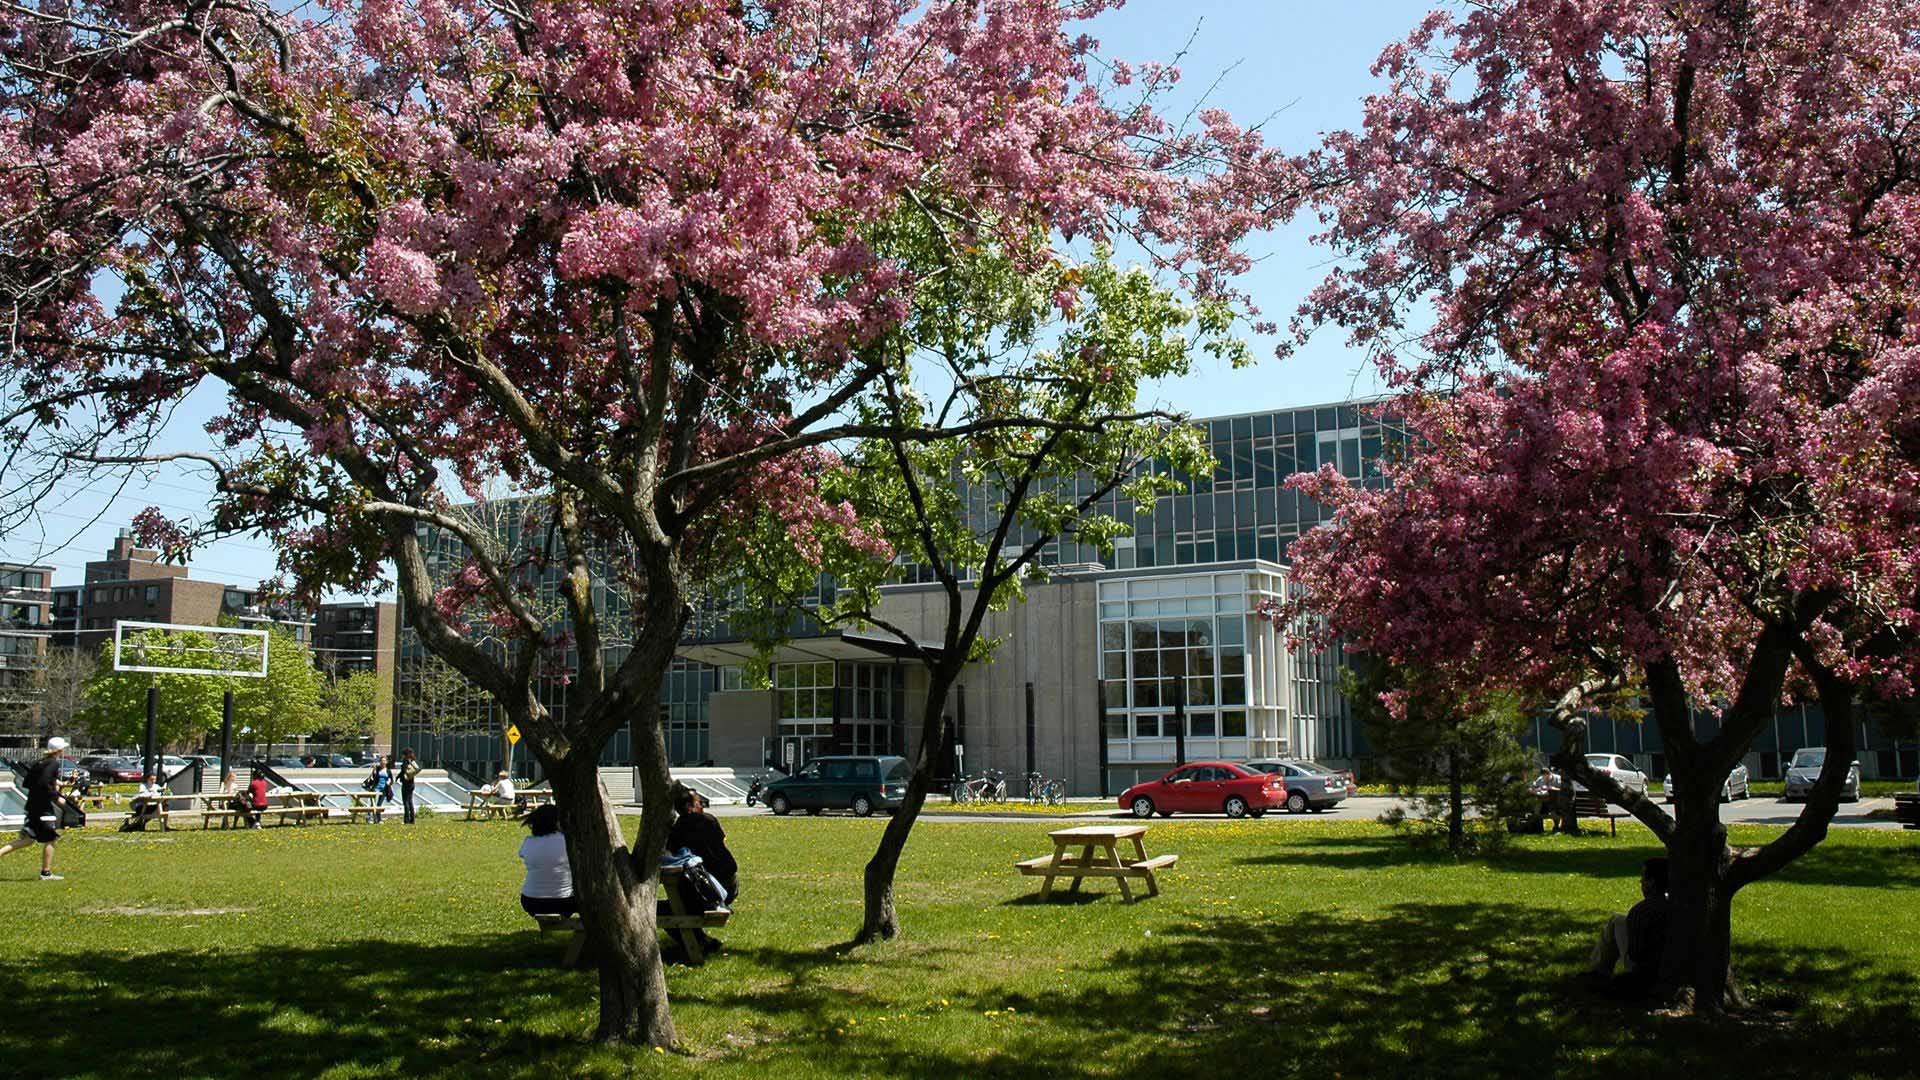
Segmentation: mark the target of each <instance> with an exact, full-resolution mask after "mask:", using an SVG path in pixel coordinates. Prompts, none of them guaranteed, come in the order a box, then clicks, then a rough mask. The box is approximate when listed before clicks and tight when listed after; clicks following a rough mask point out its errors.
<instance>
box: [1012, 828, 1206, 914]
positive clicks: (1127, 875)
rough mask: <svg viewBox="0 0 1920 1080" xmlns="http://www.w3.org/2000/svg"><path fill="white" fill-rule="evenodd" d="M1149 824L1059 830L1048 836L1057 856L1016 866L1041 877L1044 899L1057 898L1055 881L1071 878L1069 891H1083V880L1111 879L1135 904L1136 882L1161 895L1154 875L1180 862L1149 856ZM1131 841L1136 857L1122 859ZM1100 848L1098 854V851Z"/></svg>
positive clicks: (1176, 857)
mask: <svg viewBox="0 0 1920 1080" xmlns="http://www.w3.org/2000/svg"><path fill="white" fill-rule="evenodd" d="M1146 835H1147V827H1146V826H1145V825H1078V826H1075V827H1073V828H1071V829H1055V830H1054V831H1052V832H1050V833H1048V834H1047V836H1049V837H1050V838H1052V840H1053V854H1052V855H1042V856H1040V857H1039V858H1037V859H1026V860H1023V861H1021V862H1017V863H1014V866H1015V868H1017V869H1018V870H1019V871H1020V872H1021V873H1022V874H1026V875H1027V876H1029V877H1038V878H1041V879H1042V880H1041V882H1040V899H1042V900H1045V899H1047V898H1048V897H1049V896H1052V895H1053V882H1054V879H1055V878H1062V877H1070V878H1072V879H1073V883H1072V884H1071V885H1069V886H1067V891H1068V892H1079V891H1080V881H1081V879H1082V878H1090V877H1110V878H1113V879H1115V880H1116V881H1118V882H1119V883H1120V895H1121V896H1122V897H1125V898H1126V900H1127V902H1129V903H1131V902H1132V901H1133V899H1134V896H1133V886H1132V885H1131V884H1130V882H1131V881H1133V880H1136V879H1137V880H1140V881H1144V882H1146V884H1147V895H1148V896H1159V895H1160V881H1159V879H1158V878H1157V877H1155V876H1154V874H1155V872H1156V871H1159V870H1164V869H1166V868H1167V867H1169V866H1172V865H1173V864H1175V863H1177V862H1179V861H1180V856H1178V855H1155V856H1153V857H1152V858H1148V857H1147V847H1146V841H1145V838H1146ZM1123 840H1124V841H1130V842H1131V843H1132V846H1133V858H1131V859H1123V858H1121V857H1120V843H1121V841H1123ZM1075 847H1077V848H1079V849H1080V853H1079V854H1078V855H1070V854H1068V853H1067V849H1069V848H1075ZM1096 849H1098V852H1099V853H1098V854H1096V853H1095V850H1096Z"/></svg>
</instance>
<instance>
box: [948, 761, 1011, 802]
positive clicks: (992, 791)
mask: <svg viewBox="0 0 1920 1080" xmlns="http://www.w3.org/2000/svg"><path fill="white" fill-rule="evenodd" d="M953 801H954V802H955V803H956V804H958V803H970V802H1006V801H1007V778H1006V774H1005V773H1003V772H1001V771H1000V770H998V769H983V770H981V771H980V772H979V773H978V774H976V775H974V776H966V777H962V778H960V779H959V780H958V781H956V782H955V783H954V785H953Z"/></svg>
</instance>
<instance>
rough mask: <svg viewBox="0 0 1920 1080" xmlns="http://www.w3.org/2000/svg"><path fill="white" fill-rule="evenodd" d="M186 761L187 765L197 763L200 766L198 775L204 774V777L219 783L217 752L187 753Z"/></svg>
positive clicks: (218, 757)
mask: <svg viewBox="0 0 1920 1080" xmlns="http://www.w3.org/2000/svg"><path fill="white" fill-rule="evenodd" d="M186 761H187V764H188V765H189V766H192V765H198V766H200V775H202V776H204V777H208V778H209V779H211V780H212V781H213V782H214V783H219V781H220V755H218V754H188V755H187V757H186Z"/></svg>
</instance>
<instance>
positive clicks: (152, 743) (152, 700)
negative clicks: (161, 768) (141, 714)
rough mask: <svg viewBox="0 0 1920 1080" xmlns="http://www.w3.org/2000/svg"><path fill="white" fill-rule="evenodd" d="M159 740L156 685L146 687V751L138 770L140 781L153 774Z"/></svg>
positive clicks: (158, 690)
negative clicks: (141, 766) (141, 765)
mask: <svg viewBox="0 0 1920 1080" xmlns="http://www.w3.org/2000/svg"><path fill="white" fill-rule="evenodd" d="M159 742H160V688H159V687H157V686H149V687H147V746H146V751H147V752H146V760H145V761H144V762H142V764H143V765H144V766H145V768H143V769H141V770H140V781H141V783H145V782H146V778H147V777H149V776H152V775H153V774H154V770H153V765H154V762H155V760H156V759H157V750H158V745H159Z"/></svg>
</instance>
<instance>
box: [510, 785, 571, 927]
mask: <svg viewBox="0 0 1920 1080" xmlns="http://www.w3.org/2000/svg"><path fill="white" fill-rule="evenodd" d="M526 825H527V831H528V832H529V833H531V834H532V835H530V836H528V837H527V838H526V839H525V840H522V841H520V861H521V862H522V863H525V864H526V867H527V878H526V880H525V881H524V882H522V883H521V885H520V907H521V909H522V910H524V911H525V912H526V913H527V914H529V915H578V914H579V913H580V901H579V899H578V898H576V897H575V896H574V895H573V866H572V864H570V863H569V862H568V861H567V837H566V834H564V833H562V832H561V831H560V808H559V807H557V806H554V805H552V804H548V805H546V806H541V807H537V808H536V809H535V810H534V811H533V813H531V814H528V815H527V821H526Z"/></svg>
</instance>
